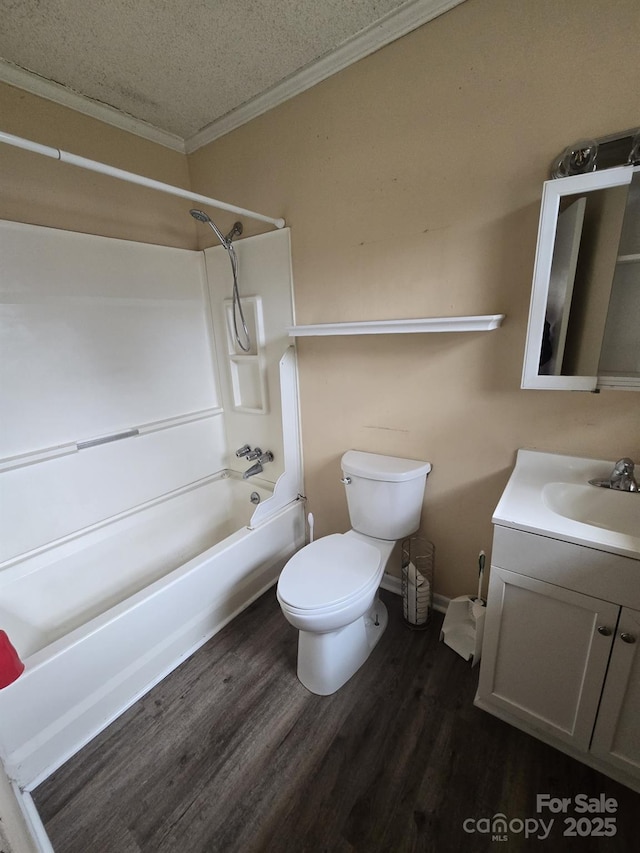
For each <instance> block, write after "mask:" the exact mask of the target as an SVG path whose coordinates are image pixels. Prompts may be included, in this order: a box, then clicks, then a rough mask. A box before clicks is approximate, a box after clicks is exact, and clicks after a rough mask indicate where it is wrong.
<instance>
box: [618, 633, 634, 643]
mask: <svg viewBox="0 0 640 853" xmlns="http://www.w3.org/2000/svg"><path fill="white" fill-rule="evenodd" d="M620 639H621V640H622V642H623V643H635V641H636V638H635V637H634V636H633V634H628V633H627V632H626V631H625V632H624V633H622V634H620Z"/></svg>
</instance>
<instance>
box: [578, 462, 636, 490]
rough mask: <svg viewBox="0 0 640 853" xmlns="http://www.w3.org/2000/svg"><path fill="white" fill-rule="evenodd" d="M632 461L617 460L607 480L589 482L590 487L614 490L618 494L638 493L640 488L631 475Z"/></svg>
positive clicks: (632, 469)
mask: <svg viewBox="0 0 640 853" xmlns="http://www.w3.org/2000/svg"><path fill="white" fill-rule="evenodd" d="M634 468H635V466H634V464H633V460H632V459H629V457H628V456H625V457H624V458H623V459H618V461H617V462H616V464H615V465H614V466H613V471H612V472H611V476H610V477H609V479H608V480H589V482H590V483H591V485H592V486H602V487H603V488H605V489H615V490H616V491H618V492H638V491H640V487H639V486H638V483H637V481H636V478H635V477H634V475H633V471H634Z"/></svg>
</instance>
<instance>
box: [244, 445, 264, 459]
mask: <svg viewBox="0 0 640 853" xmlns="http://www.w3.org/2000/svg"><path fill="white" fill-rule="evenodd" d="M260 456H262V451H261V450H260V448H259V447H256V448H254V450H250V451H249V452H248V453H245V459H246V460H247V461H248V462H249V461H251V460H252V459H258V458H259V457H260Z"/></svg>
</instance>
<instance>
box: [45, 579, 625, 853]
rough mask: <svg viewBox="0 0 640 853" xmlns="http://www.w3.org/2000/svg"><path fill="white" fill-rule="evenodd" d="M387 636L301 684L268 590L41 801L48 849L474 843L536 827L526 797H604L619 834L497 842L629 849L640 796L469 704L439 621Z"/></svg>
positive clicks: (350, 849)
mask: <svg viewBox="0 0 640 853" xmlns="http://www.w3.org/2000/svg"><path fill="white" fill-rule="evenodd" d="M384 598H385V601H386V602H387V606H388V608H389V612H390V620H389V627H388V628H387V631H386V633H385V635H384V636H383V638H382V640H381V642H380V643H379V645H378V646H377V648H376V649H375V650H374V652H373V654H372V656H371V658H370V659H369V661H367V663H366V664H365V666H364V667H363V668H362V669H361V670H360V671H359V672H358V673H357V674H356V675H355V676H354V678H353V679H351V681H350V682H349V683H348V684H347V685H345V686H344V687H343V688H342V689H341V690H340V691H338V693H336V694H334V695H333V696H329V697H318V696H314V695H312V694H311V693H309V692H308V691H307V690H305V689H304V687H302V685H301V684H300V683H299V682H298V680H297V679H296V676H295V660H296V642H297V632H296V631H295V630H294V629H293V628H291V626H289V625H288V624H287V623H286V621H285V620H284V617H283V616H282V614H281V612H280V609H279V607H278V605H277V602H276V600H275V595H274V592H273V590H272V591H270V592H269V593H267V594H265V595H264V596H263V597H262V598H261V599H259V600H258V601H257V602H255V603H254V604H253V605H252V606H251V607H250V608H248V609H247V610H246V611H245V612H244V613H243V614H241V615H240V616H239V617H237V618H236V619H235V620H234V621H233V622H232V623H231V624H230V625H228V626H227V627H226V628H225V629H224V630H223V631H222V632H221V633H220V634H218V635H217V636H216V637H214V638H213V640H211V641H210V642H209V643H207V645H206V646H204V647H203V648H202V649H200V650H199V651H198V652H197V653H196V654H195V655H194V656H193V657H192V658H190V659H189V660H188V661H186V662H185V663H184V664H183V665H182V666H181V667H180V668H179V669H178V670H176V671H175V672H174V673H173V674H172V675H171V676H169V678H167V679H165V680H164V681H163V682H162V683H161V684H159V685H158V686H157V687H156V688H154V689H153V690H152V691H150V692H149V693H148V694H147V695H146V696H145V697H144V698H143V699H141V700H140V701H139V702H138V703H136V705H134V706H133V707H132V708H131V709H130V710H129V711H128V712H127V713H126V714H124V715H123V716H122V717H121V718H120V719H119V720H117V721H116V722H115V723H114V724H113V725H112V726H110V727H109V728H108V729H107V730H106V731H105V732H103V733H102V734H101V735H100V736H99V737H98V738H96V739H95V740H94V741H93V742H92V743H90V744H89V745H88V746H87V747H85V749H83V750H82V751H81V752H80V753H79V754H78V755H76V756H75V757H74V758H73V759H72V760H71V761H69V762H68V763H67V764H66V765H65V766H64V767H62V768H61V769H60V770H59V771H58V772H57V773H55V774H54V775H53V776H52V777H50V778H49V779H48V780H47V781H46V782H44V783H43V784H42V785H41V786H40V787H39V788H38V789H37V790H36V791H35V792H34V799H35V802H36V804H37V806H38V809H39V811H40V814H41V816H42V818H43V820H44V822H45V826H46V828H47V831H48V832H49V834H50V837H51V840H52V843H53V845H54V848H55V849H56V851H60V853H76V851H78V853H89V851H99V853H111V851H113V853H115V852H116V851H118V853H122V852H123V851H124V852H125V853H129V851H131V853H134V851H141V853H177V851H180V853H182V851H188V853H198V851H203V853H204V851H206V853H214V851H220V853H233V851H243V853H262V851H269V853H285V851H286V853H292V851H295V853H304V851H309V853H321V851H331V853H354V851H358V853H360V851H367V853H375V851H380V852H381V853H382V851H385V853H387V851H393V853H396V851H397V853H404V851H431V850H434V851H439V853H447V851H459V850H462V849H464V850H465V851H476V850H477V851H480V850H486V849H488V848H489V847H491V846H492V844H491V840H490V837H489V836H487V835H480V834H477V833H476V834H468V833H466V832H465V831H464V829H463V822H464V820H465V819H466V818H481V817H489V818H490V817H493V815H495V814H496V813H498V812H501V813H503V814H505V815H506V816H507V817H508V818H509V819H511V818H518V817H520V818H525V817H530V818H533V817H536V816H537V815H536V811H535V803H536V799H535V798H536V794H537V793H550V794H553V795H555V796H564V797H573V796H575V794H577V793H586V794H588V795H589V796H594V797H595V796H598V795H599V794H600V793H605V794H606V795H607V796H610V797H615V798H616V799H617V800H618V803H619V812H618V814H617V815H616V822H617V829H618V833H617V835H616V836H615V837H614V838H600V839H598V838H593V837H587V838H576V839H567V838H564V837H563V836H562V829H563V826H562V820H561V818H556V824H555V828H554V831H553V832H552V834H551V835H550V837H549V839H548V840H547V841H541V840H539V839H537V838H531V839H529V840H528V841H527V840H525V839H524V837H523V836H522V834H518V833H511V835H510V837H509V841H508V842H507V843H506V844H505V843H502V844H500V843H498V842H495V846H496V848H497V849H501V850H507V849H508V850H510V851H511V850H523V851H527V850H536V851H540V849H541V848H542V849H547V850H558V849H562V850H563V851H564V850H569V851H570V850H574V849H575V850H576V851H578V850H579V851H581V853H590V851H600V850H606V851H627V850H630V849H633V846H634V844H635V841H636V837H637V832H636V828H635V825H634V824H635V815H636V813H637V812H638V811H639V807H640V796H639V795H637V794H635V793H633V792H632V791H630V790H628V789H627V788H624V787H623V786H621V785H618V784H616V783H614V782H613V781H611V780H610V779H608V778H606V777H604V776H602V775H601V774H599V773H596V772H595V771H593V770H591V769H589V768H587V767H586V766H584V765H583V764H581V763H580V762H576V761H574V760H572V759H570V758H568V757H567V756H565V755H563V754H562V753H560V752H558V751H557V750H554V749H552V748H550V747H547V746H545V745H544V744H542V743H540V742H539V741H537V740H536V739H534V738H531V737H529V736H527V735H525V734H523V733H522V732H519V731H518V730H516V729H514V728H512V727H511V726H508V725H506V724H505V723H502V722H501V721H499V720H497V719H495V718H493V717H491V716H489V715H488V714H485V713H483V712H482V711H479V710H478V709H476V708H474V707H473V704H472V702H473V696H474V693H475V688H476V684H477V670H472V669H471V668H470V667H469V665H468V664H467V663H466V662H465V661H463V660H462V659H461V658H459V657H458V656H457V655H456V654H455V653H454V652H452V651H451V650H450V649H449V648H447V647H446V646H444V645H442V644H441V643H439V642H438V635H439V626H440V623H441V617H439V616H438V615H437V614H435V616H434V619H433V621H432V623H431V624H430V626H429V629H428V630H427V631H425V632H414V631H411V630H409V629H408V628H407V627H406V626H405V625H404V624H403V623H402V619H401V608H400V601H399V599H397V598H396V597H395V596H392V595H390V594H387V593H385V594H384Z"/></svg>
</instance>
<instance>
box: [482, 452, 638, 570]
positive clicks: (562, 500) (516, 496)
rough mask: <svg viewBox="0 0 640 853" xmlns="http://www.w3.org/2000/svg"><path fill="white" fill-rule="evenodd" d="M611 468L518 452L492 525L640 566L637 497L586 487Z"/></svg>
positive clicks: (604, 464)
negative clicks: (619, 557)
mask: <svg viewBox="0 0 640 853" xmlns="http://www.w3.org/2000/svg"><path fill="white" fill-rule="evenodd" d="M614 464H615V460H611V461H609V460H602V459H585V458H582V457H578V456H564V455H561V454H556V453H543V452H540V451H536V450H518V454H517V458H516V465H515V468H514V470H513V472H512V474H511V477H510V478H509V482H508V483H507V486H506V488H505V490H504V492H503V494H502V497H501V498H500V501H499V503H498V506H497V507H496V509H495V512H494V514H493V518H492V521H493V523H494V524H497V525H501V526H504V527H512V528H515V529H517V530H525V531H528V532H530V533H538V534H541V535H542V536H549V537H551V538H553V539H560V540H563V541H566V542H573V543H575V544H578V545H586V546H588V547H590V548H596V549H598V550H601V551H609V552H610V553H613V554H620V555H622V556H625V557H632V558H633V559H635V560H640V493H629V492H619V491H614V490H612V489H605V488H601V487H597V486H591V485H589V480H591V479H596V478H597V479H606V478H608V477H609V475H610V474H611V471H612V469H613V466H614ZM638 467H639V468H640V465H639V466H638ZM636 477H637V475H636Z"/></svg>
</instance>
